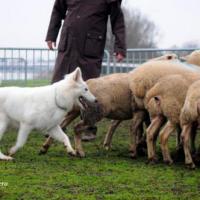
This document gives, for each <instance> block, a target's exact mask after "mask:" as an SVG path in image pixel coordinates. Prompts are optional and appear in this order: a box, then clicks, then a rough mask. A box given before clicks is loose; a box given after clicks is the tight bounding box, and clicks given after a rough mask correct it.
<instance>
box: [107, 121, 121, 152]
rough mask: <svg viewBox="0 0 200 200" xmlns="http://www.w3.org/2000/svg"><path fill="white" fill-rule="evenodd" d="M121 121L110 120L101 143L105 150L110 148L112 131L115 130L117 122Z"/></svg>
mask: <svg viewBox="0 0 200 200" xmlns="http://www.w3.org/2000/svg"><path fill="white" fill-rule="evenodd" d="M121 122H122V120H112V121H111V125H110V127H109V129H108V132H107V133H106V136H105V139H104V143H103V147H104V148H105V149H106V150H109V149H110V148H111V142H112V137H113V135H114V132H115V130H116V128H117V127H118V126H119V124H120V123H121Z"/></svg>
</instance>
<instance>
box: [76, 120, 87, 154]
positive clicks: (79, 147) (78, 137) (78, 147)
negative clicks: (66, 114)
mask: <svg viewBox="0 0 200 200" xmlns="http://www.w3.org/2000/svg"><path fill="white" fill-rule="evenodd" d="M88 127H89V126H88V125H85V123H84V121H80V122H79V123H78V124H76V125H75V127H74V132H75V136H74V142H75V150H76V155H77V156H80V157H85V152H84V150H83V147H82V142H81V141H82V140H81V139H82V138H81V134H82V132H84V131H85V130H87V129H88Z"/></svg>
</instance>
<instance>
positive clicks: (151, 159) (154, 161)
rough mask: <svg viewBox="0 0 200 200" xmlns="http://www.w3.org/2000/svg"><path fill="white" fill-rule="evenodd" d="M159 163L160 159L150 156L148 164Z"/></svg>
mask: <svg viewBox="0 0 200 200" xmlns="http://www.w3.org/2000/svg"><path fill="white" fill-rule="evenodd" d="M157 163H158V159H157V158H156V157H153V158H149V159H148V161H147V164H149V165H155V164H157Z"/></svg>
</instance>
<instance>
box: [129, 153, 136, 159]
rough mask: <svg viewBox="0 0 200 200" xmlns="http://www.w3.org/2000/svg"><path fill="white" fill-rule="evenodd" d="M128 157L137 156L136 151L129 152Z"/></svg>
mask: <svg viewBox="0 0 200 200" xmlns="http://www.w3.org/2000/svg"><path fill="white" fill-rule="evenodd" d="M129 155H130V157H131V158H132V159H136V158H137V153H136V152H130V154H129Z"/></svg>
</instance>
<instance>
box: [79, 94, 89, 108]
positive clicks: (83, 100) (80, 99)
mask: <svg viewBox="0 0 200 200" xmlns="http://www.w3.org/2000/svg"><path fill="white" fill-rule="evenodd" d="M79 102H80V103H81V105H82V106H83V109H87V108H88V104H87V100H86V99H85V98H84V97H83V96H80V97H79Z"/></svg>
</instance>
